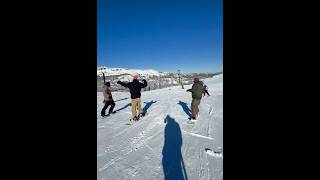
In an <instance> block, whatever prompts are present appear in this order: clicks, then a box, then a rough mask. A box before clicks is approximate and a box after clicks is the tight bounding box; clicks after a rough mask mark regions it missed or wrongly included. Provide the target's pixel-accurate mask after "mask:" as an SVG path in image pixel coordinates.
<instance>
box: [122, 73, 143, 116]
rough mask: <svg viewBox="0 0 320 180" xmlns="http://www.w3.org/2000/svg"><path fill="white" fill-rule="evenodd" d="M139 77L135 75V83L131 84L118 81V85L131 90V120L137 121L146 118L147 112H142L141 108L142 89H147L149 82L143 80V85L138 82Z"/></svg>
mask: <svg viewBox="0 0 320 180" xmlns="http://www.w3.org/2000/svg"><path fill="white" fill-rule="evenodd" d="M138 78H139V75H138V74H134V75H133V81H132V82H129V83H124V82H121V81H118V82H117V83H118V84H120V85H122V86H124V87H126V88H129V90H130V95H131V107H132V108H131V113H132V115H131V119H130V121H131V120H134V121H137V120H138V119H139V117H141V116H144V115H145V112H144V111H143V110H142V108H141V99H140V97H141V88H145V87H147V81H146V80H145V79H143V80H142V81H143V83H140V82H139V81H138ZM137 113H138V115H137Z"/></svg>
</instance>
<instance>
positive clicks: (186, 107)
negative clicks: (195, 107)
mask: <svg viewBox="0 0 320 180" xmlns="http://www.w3.org/2000/svg"><path fill="white" fill-rule="evenodd" d="M178 104H180V105H181V107H182V109H183V110H184V112H185V113H186V114H187V115H188V116H189V118H191V116H192V114H191V110H190V108H189V107H188V105H187V103H185V102H182V101H179V103H178Z"/></svg>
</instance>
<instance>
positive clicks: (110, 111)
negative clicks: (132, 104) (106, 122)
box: [109, 100, 116, 114]
mask: <svg viewBox="0 0 320 180" xmlns="http://www.w3.org/2000/svg"><path fill="white" fill-rule="evenodd" d="M110 105H111V107H110V109H109V114H111V113H112V112H113V108H114V106H115V105H116V104H115V103H114V101H113V100H111V102H110Z"/></svg>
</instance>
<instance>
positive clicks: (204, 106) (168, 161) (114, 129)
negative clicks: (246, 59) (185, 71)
mask: <svg viewBox="0 0 320 180" xmlns="http://www.w3.org/2000/svg"><path fill="white" fill-rule="evenodd" d="M204 82H205V84H206V85H207V86H208V91H209V93H210V95H211V96H209V97H207V96H205V97H203V98H202V100H201V104H200V106H199V109H200V117H199V119H198V120H197V122H196V123H195V124H193V125H191V124H188V123H187V121H188V117H189V115H188V114H190V103H191V93H189V92H186V89H188V88H191V85H186V86H185V89H181V87H180V86H175V87H170V88H164V89H158V90H153V91H145V92H142V96H141V100H142V108H143V109H144V110H145V111H146V112H147V115H146V116H145V117H143V118H142V119H141V120H140V121H138V122H136V123H134V124H133V125H127V123H129V118H130V115H131V105H130V102H131V100H130V94H129V93H128V92H114V93H113V98H114V100H115V103H116V106H115V108H114V110H115V111H117V113H116V114H113V115H111V116H110V117H107V118H101V117H100V111H101V108H102V107H103V103H102V101H103V96H102V93H97V117H98V119H97V138H98V139H97V174H98V179H99V180H109V179H112V180H117V179H119V180H125V179H135V180H141V179H148V180H153V179H166V180H171V179H189V180H208V179H210V180H222V179H223V137H222V134H223V116H222V114H223V113H222V112H223V98H222V97H223V89H222V87H223V75H222V74H221V75H218V76H214V77H213V78H208V79H205V80H204Z"/></svg>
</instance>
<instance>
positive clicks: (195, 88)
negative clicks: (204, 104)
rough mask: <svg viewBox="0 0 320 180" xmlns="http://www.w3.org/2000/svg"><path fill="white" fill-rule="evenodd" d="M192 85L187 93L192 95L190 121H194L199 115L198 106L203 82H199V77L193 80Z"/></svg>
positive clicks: (202, 90)
mask: <svg viewBox="0 0 320 180" xmlns="http://www.w3.org/2000/svg"><path fill="white" fill-rule="evenodd" d="M193 82H194V84H193V85H192V88H191V89H188V90H187V91H188V92H191V93H192V102H191V112H192V117H191V118H192V119H193V120H196V119H197V117H198V113H199V107H198V106H199V104H200V101H201V98H202V94H203V92H204V88H203V82H202V81H200V80H199V77H194V78H193Z"/></svg>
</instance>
